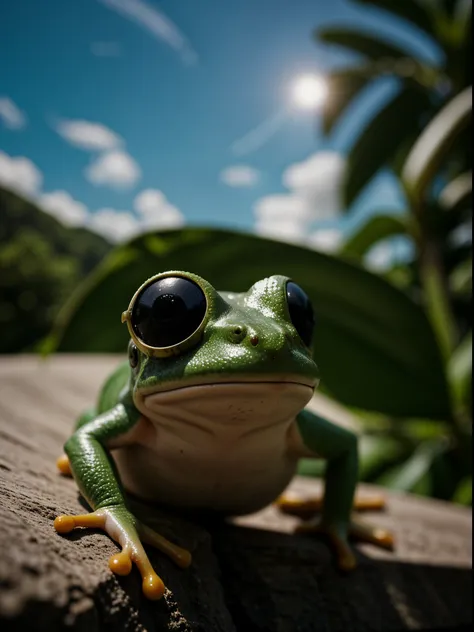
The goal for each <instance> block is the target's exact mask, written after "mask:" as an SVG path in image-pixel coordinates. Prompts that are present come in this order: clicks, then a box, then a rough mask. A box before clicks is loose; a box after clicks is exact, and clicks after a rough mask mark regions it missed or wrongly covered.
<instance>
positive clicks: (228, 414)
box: [135, 376, 316, 430]
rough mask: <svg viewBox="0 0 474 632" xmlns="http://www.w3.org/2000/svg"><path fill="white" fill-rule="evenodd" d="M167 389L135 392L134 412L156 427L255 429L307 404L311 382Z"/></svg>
mask: <svg viewBox="0 0 474 632" xmlns="http://www.w3.org/2000/svg"><path fill="white" fill-rule="evenodd" d="M170 386H171V385H168V387H167V388H166V389H163V388H162V385H161V388H160V390H158V391H157V390H156V389H153V390H152V389H150V391H148V392H147V391H146V390H145V391H144V392H141V393H139V392H137V393H136V397H135V405H136V406H137V408H138V410H140V412H141V413H142V414H143V415H144V416H145V417H147V418H148V419H149V420H150V421H152V422H154V423H155V424H159V425H161V426H163V425H166V424H171V425H174V427H177V425H178V424H179V425H181V424H186V425H190V426H195V427H199V428H201V429H207V430H210V428H211V427H215V426H216V424H218V425H220V424H221V423H224V424H226V425H228V424H238V426H239V427H241V428H242V427H245V425H246V424H247V423H248V424H250V426H251V427H252V428H255V427H260V426H268V425H277V424H279V423H283V422H287V421H289V420H292V419H294V418H295V416H296V415H297V414H298V412H300V411H301V410H302V409H303V408H304V406H305V405H306V404H307V403H308V402H309V400H310V399H311V397H312V395H313V392H314V388H315V386H316V384H315V381H314V380H313V381H310V380H305V379H304V378H301V377H300V376H294V377H293V376H288V377H286V376H285V378H281V377H280V376H279V379H275V376H272V377H268V378H265V377H264V376H261V377H260V376H259V377H258V378H253V379H251V378H248V377H244V378H242V379H240V378H238V377H237V376H235V377H234V378H233V379H229V378H227V379H220V380H217V379H214V380H212V382H208V383H206V382H203V381H202V378H201V380H200V381H199V382H198V381H196V382H194V383H189V382H188V383H186V384H185V385H183V384H182V383H181V384H180V385H179V386H178V385H176V386H175V385H172V386H171V387H170Z"/></svg>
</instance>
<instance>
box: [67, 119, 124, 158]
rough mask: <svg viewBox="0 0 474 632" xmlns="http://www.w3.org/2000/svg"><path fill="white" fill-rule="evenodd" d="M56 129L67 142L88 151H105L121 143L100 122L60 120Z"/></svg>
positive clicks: (113, 133) (117, 137) (116, 135)
mask: <svg viewBox="0 0 474 632" xmlns="http://www.w3.org/2000/svg"><path fill="white" fill-rule="evenodd" d="M56 131H57V132H58V134H59V135H60V136H62V137H63V138H64V139H65V140H66V141H67V142H68V143H71V145H74V146H75V147H79V148H80V149H85V150H88V151H107V150H110V149H115V148H116V147H118V146H120V145H121V144H122V143H123V140H122V138H121V137H120V136H119V135H118V134H116V133H115V132H113V131H112V130H111V129H109V128H108V127H106V126H105V125H102V124H101V123H91V122H90V121H84V120H62V121H59V123H57V125H56Z"/></svg>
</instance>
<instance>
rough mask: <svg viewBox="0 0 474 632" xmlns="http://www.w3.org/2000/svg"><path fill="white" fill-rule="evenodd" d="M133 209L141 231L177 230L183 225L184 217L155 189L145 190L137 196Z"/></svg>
mask: <svg viewBox="0 0 474 632" xmlns="http://www.w3.org/2000/svg"><path fill="white" fill-rule="evenodd" d="M134 208H135V210H136V211H137V213H138V214H139V215H140V217H141V221H140V225H141V227H142V229H143V230H161V229H163V228H177V227H179V226H182V225H183V224H184V217H183V215H182V213H181V211H179V209H177V208H176V206H173V205H172V204H170V203H169V202H168V200H167V199H166V196H165V195H164V194H163V193H162V192H161V191H158V190H157V189H145V190H144V191H142V192H141V193H139V194H138V195H137V197H136V198H135V201H134Z"/></svg>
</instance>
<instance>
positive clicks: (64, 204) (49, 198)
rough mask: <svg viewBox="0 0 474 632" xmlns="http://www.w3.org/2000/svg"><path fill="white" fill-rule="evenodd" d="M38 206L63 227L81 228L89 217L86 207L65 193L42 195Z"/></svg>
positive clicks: (54, 192) (56, 192) (57, 192)
mask: <svg viewBox="0 0 474 632" xmlns="http://www.w3.org/2000/svg"><path fill="white" fill-rule="evenodd" d="M38 204H39V206H40V207H41V208H42V209H43V210H44V211H45V212H46V213H49V214H50V215H53V217H55V218H56V219H58V220H59V221H60V222H61V223H62V224H64V225H65V226H71V227H72V226H83V225H84V224H85V223H86V222H87V219H88V217H89V211H88V209H87V206H86V205H85V204H83V203H82V202H78V201H77V200H75V199H74V198H73V197H72V196H71V195H70V194H69V193H68V192H67V191H52V192H51V193H43V194H42V195H41V196H40V197H39V199H38Z"/></svg>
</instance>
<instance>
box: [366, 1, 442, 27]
mask: <svg viewBox="0 0 474 632" xmlns="http://www.w3.org/2000/svg"><path fill="white" fill-rule="evenodd" d="M355 2H358V3H359V4H371V5H373V6H375V7H377V8H379V9H383V10H384V11H388V12H390V13H393V14H394V15H396V16H398V17H400V18H402V19H404V20H407V22H411V23H412V24H414V25H415V26H417V27H418V28H419V29H421V30H423V31H425V32H426V33H428V35H433V21H434V16H433V13H434V11H433V9H435V5H436V1H435V0H428V1H426V0H425V1H423V0H355Z"/></svg>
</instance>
